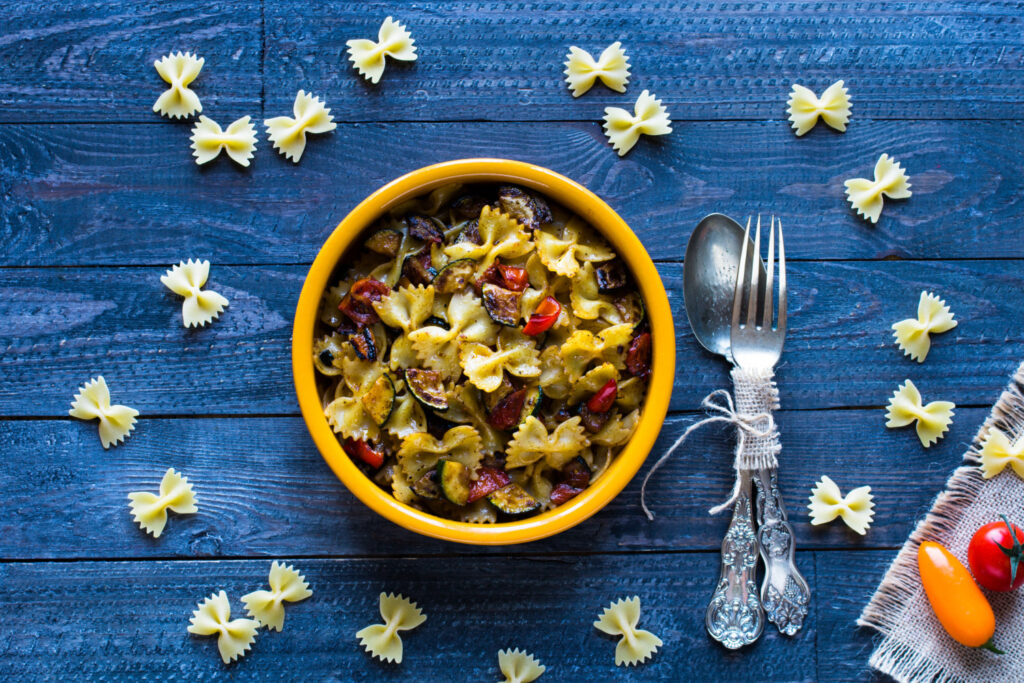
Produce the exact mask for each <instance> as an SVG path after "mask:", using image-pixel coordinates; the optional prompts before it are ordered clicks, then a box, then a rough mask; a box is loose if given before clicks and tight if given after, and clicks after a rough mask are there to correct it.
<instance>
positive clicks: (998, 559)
mask: <svg viewBox="0 0 1024 683" xmlns="http://www.w3.org/2000/svg"><path fill="white" fill-rule="evenodd" d="M1000 517H1002V520H1003V521H1001V522H992V523H991V524H986V525H985V526H983V527H981V528H980V529H978V531H977V532H975V534H974V537H973V538H971V543H970V545H969V546H967V563H968V564H970V565H971V573H973V574H974V578H975V579H976V580H977V581H978V583H980V584H981V585H982V586H984V587H985V588H988V589H989V590H993V591H1011V590H1014V589H1016V588H1018V587H1019V586H1020V585H1021V584H1024V531H1021V529H1020V527H1018V526H1016V525H1014V524H1010V522H1009V521H1008V520H1007V519H1006V517H1005V516H1004V515H1000Z"/></svg>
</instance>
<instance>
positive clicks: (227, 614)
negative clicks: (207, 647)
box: [188, 591, 260, 664]
mask: <svg viewBox="0 0 1024 683" xmlns="http://www.w3.org/2000/svg"><path fill="white" fill-rule="evenodd" d="M189 624H190V625H189V627H188V632H189V633H194V634H195V635H198V636H212V635H216V636H217V649H218V650H220V658H221V660H222V661H223V662H224V663H225V664H229V663H231V662H233V661H234V660H235V659H237V658H238V657H241V656H243V655H245V653H246V652H247V651H248V650H249V648H250V647H252V643H253V641H254V640H256V629H258V628H259V625H260V624H259V622H258V621H256V620H255V619H234V620H233V619H231V605H230V604H229V603H228V595H227V593H225V592H224V591H221V592H220V593H214V594H212V595H210V597H208V598H206V599H205V600H203V601H202V602H201V603H199V609H197V610H195V611H194V612H192V618H191V619H189Z"/></svg>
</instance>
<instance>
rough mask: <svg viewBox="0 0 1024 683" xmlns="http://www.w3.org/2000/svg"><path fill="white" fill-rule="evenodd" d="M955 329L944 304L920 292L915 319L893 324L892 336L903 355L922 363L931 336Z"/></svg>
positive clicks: (929, 345)
mask: <svg viewBox="0 0 1024 683" xmlns="http://www.w3.org/2000/svg"><path fill="white" fill-rule="evenodd" d="M954 327H956V321H955V320H953V314H952V313H951V312H950V310H949V306H947V305H946V302H945V301H943V300H942V299H940V298H939V297H937V296H935V295H934V294H932V293H931V292H921V300H920V301H918V303H917V317H916V318H907V319H906V320H901V321H899V322H898V323H893V326H892V329H893V330H894V331H893V334H892V336H893V337H895V338H896V344H897V345H898V346H899V347H900V348H901V349H903V353H905V354H906V355H908V356H910V357H911V358H913V359H914V360H916V361H917V362H918V363H923V362H924V359H925V358H926V357H927V356H928V350H929V349H930V348H931V346H932V342H931V337H930V335H931V334H933V333H934V334H938V333H940V332H948V331H949V330H951V329H953V328H954Z"/></svg>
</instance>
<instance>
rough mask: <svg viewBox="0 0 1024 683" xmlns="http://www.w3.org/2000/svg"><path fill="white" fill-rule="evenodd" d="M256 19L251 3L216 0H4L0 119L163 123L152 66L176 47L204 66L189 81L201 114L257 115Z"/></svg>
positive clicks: (226, 118)
mask: <svg viewBox="0 0 1024 683" xmlns="http://www.w3.org/2000/svg"><path fill="white" fill-rule="evenodd" d="M260 23H261V16H260V9H259V6H257V5H254V4H252V3H233V2H224V1H222V0H221V1H218V0H215V1H214V2H209V3H204V4H203V5H202V6H197V5H194V4H191V3H190V4H184V3H168V2H161V1H160V0H142V1H140V2H134V1H133V2H124V1H122V2H96V1H95V0H90V1H88V2H67V1H66V0H65V1H58V2H51V3H39V2H32V1H31V0H10V1H8V2H4V3H2V4H0V26H3V27H4V35H3V36H0V64H4V65H5V68H4V69H3V72H2V73H0V122H16V121H17V122H31V123H35V122H40V121H142V122H146V123H158V122H160V121H161V120H164V121H166V119H161V117H159V116H158V115H157V114H155V113H153V103H154V102H155V101H156V98H157V97H158V96H159V95H160V93H161V92H162V91H163V90H165V89H166V88H167V84H166V83H164V82H163V81H162V80H161V79H160V76H159V75H158V74H157V73H156V71H155V70H154V69H153V62H154V60H156V59H159V58H160V57H162V56H163V55H165V54H167V53H169V52H177V51H179V50H181V51H183V52H195V53H197V54H198V55H199V56H200V57H203V58H204V59H205V60H206V62H205V64H204V66H203V71H202V73H201V74H200V76H199V78H198V79H197V80H196V81H195V82H194V85H193V89H194V90H195V92H196V94H197V95H199V98H200V100H201V101H202V103H203V112H204V113H205V114H207V115H208V116H211V117H213V118H214V119H216V120H217V121H220V122H221V123H227V122H230V121H233V120H234V119H235V118H237V117H239V116H244V115H246V114H249V115H252V116H253V117H254V118H257V119H259V118H261V116H260V114H261V109H260V107H261V102H262V100H261V96H260V91H261V87H262V75H261V71H260V69H261V65H262V60H261V57H262V43H261V35H260ZM169 127H173V128H176V129H178V128H182V127H183V124H181V125H177V126H169Z"/></svg>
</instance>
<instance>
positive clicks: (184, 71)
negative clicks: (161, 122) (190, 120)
mask: <svg viewBox="0 0 1024 683" xmlns="http://www.w3.org/2000/svg"><path fill="white" fill-rule="evenodd" d="M205 61H206V60H204V59H203V58H202V57H196V56H195V55H194V54H192V53H191V52H185V53H182V52H176V53H174V54H169V55H166V56H164V57H162V58H160V59H158V60H156V61H155V62H153V66H154V67H156V72H157V73H158V74H160V78H162V79H164V80H165V81H167V82H168V83H169V84H170V86H171V87H170V88H168V89H167V90H165V91H164V92H163V94H161V95H160V97H158V98H157V100H156V102H155V103H154V104H153V111H155V112H157V113H158V114H163V115H164V116H166V117H167V118H171V119H181V118H185V117H188V116H192V114H195V113H196V112H200V111H202V110H203V105H202V104H201V103H200V102H199V96H198V95H196V94H195V93H194V92H192V90H191V89H190V88H189V87H188V86H189V84H190V83H191V82H192V81H194V80H196V76H198V75H199V72H200V71H202V69H203V63H204V62H205Z"/></svg>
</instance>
